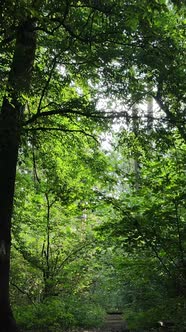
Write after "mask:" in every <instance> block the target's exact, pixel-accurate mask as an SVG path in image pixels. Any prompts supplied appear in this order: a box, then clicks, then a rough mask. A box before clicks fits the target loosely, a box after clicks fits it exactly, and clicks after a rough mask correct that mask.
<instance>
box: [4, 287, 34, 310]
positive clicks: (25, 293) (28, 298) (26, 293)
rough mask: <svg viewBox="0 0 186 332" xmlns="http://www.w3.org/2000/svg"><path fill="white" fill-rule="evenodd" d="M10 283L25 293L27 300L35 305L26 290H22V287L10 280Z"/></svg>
mask: <svg viewBox="0 0 186 332" xmlns="http://www.w3.org/2000/svg"><path fill="white" fill-rule="evenodd" d="M10 284H11V285H12V286H13V287H15V288H16V289H17V290H18V291H19V292H20V293H22V294H24V295H26V296H27V297H28V299H29V301H30V302H31V303H32V304H34V305H35V303H34V301H33V300H32V298H31V296H30V295H29V294H28V293H27V292H26V291H24V290H23V289H21V288H20V287H19V286H18V285H16V284H14V283H13V282H10Z"/></svg>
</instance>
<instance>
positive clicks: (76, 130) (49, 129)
mask: <svg viewBox="0 0 186 332" xmlns="http://www.w3.org/2000/svg"><path fill="white" fill-rule="evenodd" d="M26 131H62V132H67V133H68V132H69V133H74V132H75V133H81V134H83V135H85V136H89V137H91V138H93V139H94V140H95V141H96V142H97V143H99V141H98V140H97V139H96V137H95V136H94V135H91V134H88V133H87V132H85V131H84V130H81V129H64V128H60V127H36V128H27V129H26Z"/></svg>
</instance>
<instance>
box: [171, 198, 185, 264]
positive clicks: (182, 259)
mask: <svg viewBox="0 0 186 332" xmlns="http://www.w3.org/2000/svg"><path fill="white" fill-rule="evenodd" d="M174 206H175V214H176V226H177V231H178V243H179V244H178V245H179V251H180V257H181V262H182V264H183V266H184V265H185V261H184V249H183V245H182V238H181V230H180V218H179V211H178V204H177V202H175V203H174Z"/></svg>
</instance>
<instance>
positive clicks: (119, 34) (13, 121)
mask: <svg viewBox="0 0 186 332" xmlns="http://www.w3.org/2000/svg"><path fill="white" fill-rule="evenodd" d="M168 8H169V6H168V5H166V4H165V3H164V2H162V1H158V2H157V4H156V5H154V3H153V4H152V5H149V4H148V2H147V1H145V0H144V1H142V2H141V1H140V2H137V3H136V2H135V1H131V2H129V3H128V2H126V3H125V4H124V5H123V3H121V4H120V3H118V4H117V5H116V4H115V3H114V1H112V0H110V1H109V2H108V1H107V2H105V1H103V2H102V3H99V2H97V1H93V0H92V1H78V2H77V1H65V2H62V3H59V2H56V1H49V2H46V1H44V0H43V1H24V0H23V1H17V2H13V3H11V2H10V1H9V0H6V1H4V2H3V3H1V26H0V29H1V40H0V42H1V59H2V69H1V102H2V107H1V114H0V128H1V132H0V160H1V163H0V201H1V206H0V226H1V235H0V236H1V237H0V249H1V250H0V270H1V275H0V288H1V292H0V307H1V308H3V309H2V310H1V313H0V326H4V327H3V328H4V331H17V327H16V325H15V322H14V320H13V316H12V312H11V308H10V304H9V295H8V294H9V265H10V264H9V263H10V245H11V216H12V209H13V197H14V185H15V176H16V165H17V160H18V150H19V147H20V144H21V142H23V137H25V133H26V132H33V133H36V132H40V133H43V132H44V131H45V132H46V131H47V132H50V131H53V130H54V129H55V130H56V131H63V132H71V131H74V130H75V131H79V132H84V131H86V130H87V128H89V127H90V120H87V119H88V118H93V119H96V120H98V119H100V118H101V117H103V118H104V117H105V118H109V116H111V117H113V114H112V113H113V112H111V114H109V113H107V112H106V113H105V114H101V115H100V112H98V109H96V108H95V101H96V89H95V88H93V85H94V84H96V85H97V87H98V89H99V90H101V88H100V86H99V82H100V81H101V80H102V73H103V72H104V69H105V70H106V71H107V67H108V66H107V65H108V64H109V63H110V62H111V60H112V59H114V62H115V61H116V60H117V54H118V52H119V51H120V53H121V51H122V52H123V49H122V48H121V47H120V45H121V44H122V45H125V44H129V45H130V46H129V49H128V46H127V47H126V52H125V54H126V57H127V59H128V61H127V62H126V65H128V64H129V63H131V62H130V58H131V54H133V52H134V44H135V46H136V47H137V48H138V45H139V43H140V41H141V36H142V35H143V34H144V28H143V24H140V26H139V27H137V24H136V17H135V20H134V19H133V15H134V12H135V13H136V12H138V9H140V10H139V17H137V19H138V21H140V22H143V21H144V22H148V19H147V16H148V15H150V17H151V18H152V17H153V15H154V13H155V10H157V9H158V10H161V11H162V17H163V14H164V12H165V14H166V12H167V10H168ZM147 9H148V10H147ZM170 13H172V12H171V11H170ZM145 15H146V16H145ZM145 17H146V18H145ZM144 18H145V19H144ZM156 18H157V12H156ZM136 28H137V29H136ZM135 29H136V32H135V33H134V30H135ZM164 32H165V29H163V30H161V29H159V28H158V29H157V31H156V34H158V38H157V39H161V38H159V35H161V34H162V33H164ZM144 37H145V34H144ZM117 45H118V47H115V46H117ZM171 45H172V39H171ZM140 47H141V46H140ZM160 48H162V44H161V45H160ZM131 52H132V53H131ZM135 54H137V53H135ZM145 61H146V62H147V59H146V60H145ZM162 61H163V60H162ZM132 63H134V64H135V61H134V59H132ZM171 65H172V63H171ZM144 67H145V64H144ZM171 68H172V67H171ZM169 69H170V68H169ZM114 73H116V74H117V70H115V69H114ZM114 75H115V74H114ZM106 77H108V75H106ZM132 81H133V78H132V79H131V82H132ZM160 83H162V82H161V81H160ZM132 86H133V88H134V86H135V84H133V82H132ZM80 120H81V121H82V122H80ZM82 126H83V127H82ZM179 128H181V127H179ZM92 131H93V128H92ZM36 138H37V135H36Z"/></svg>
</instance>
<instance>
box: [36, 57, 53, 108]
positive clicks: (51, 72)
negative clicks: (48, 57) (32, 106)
mask: <svg viewBox="0 0 186 332" xmlns="http://www.w3.org/2000/svg"><path fill="white" fill-rule="evenodd" d="M57 57H58V55H56V56H55V58H54V60H53V64H52V68H51V70H50V73H49V76H48V80H47V81H46V84H45V86H44V88H43V91H42V93H41V97H40V100H39V105H38V109H37V114H40V112H41V104H42V101H43V98H44V97H45V95H46V92H47V90H48V87H49V84H50V81H51V78H52V74H53V72H54V69H55V67H56V62H57Z"/></svg>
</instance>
